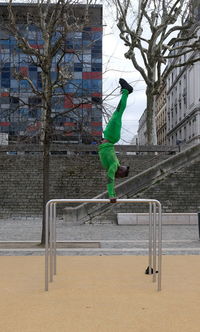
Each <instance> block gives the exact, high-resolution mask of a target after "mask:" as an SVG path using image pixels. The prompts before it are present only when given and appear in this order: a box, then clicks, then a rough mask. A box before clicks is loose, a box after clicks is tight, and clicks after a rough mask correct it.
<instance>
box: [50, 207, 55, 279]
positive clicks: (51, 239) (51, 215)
mask: <svg viewBox="0 0 200 332" xmlns="http://www.w3.org/2000/svg"><path fill="white" fill-rule="evenodd" d="M53 205H54V204H51V205H50V214H49V239H50V282H52V281H53Z"/></svg>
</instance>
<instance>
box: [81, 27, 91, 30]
mask: <svg viewBox="0 0 200 332" xmlns="http://www.w3.org/2000/svg"><path fill="white" fill-rule="evenodd" d="M83 31H91V27H84V28H83Z"/></svg>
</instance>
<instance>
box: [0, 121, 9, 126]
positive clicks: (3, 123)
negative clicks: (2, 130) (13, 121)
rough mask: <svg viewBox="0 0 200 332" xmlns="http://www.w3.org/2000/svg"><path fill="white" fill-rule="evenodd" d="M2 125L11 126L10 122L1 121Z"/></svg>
mask: <svg viewBox="0 0 200 332" xmlns="http://www.w3.org/2000/svg"><path fill="white" fill-rule="evenodd" d="M0 126H2V127H8V126H10V122H5V121H4V122H0Z"/></svg>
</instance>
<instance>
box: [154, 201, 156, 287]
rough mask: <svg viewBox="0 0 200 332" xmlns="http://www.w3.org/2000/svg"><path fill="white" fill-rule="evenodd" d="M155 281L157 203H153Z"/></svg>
mask: <svg viewBox="0 0 200 332" xmlns="http://www.w3.org/2000/svg"><path fill="white" fill-rule="evenodd" d="M153 282H156V204H155V203H153Z"/></svg>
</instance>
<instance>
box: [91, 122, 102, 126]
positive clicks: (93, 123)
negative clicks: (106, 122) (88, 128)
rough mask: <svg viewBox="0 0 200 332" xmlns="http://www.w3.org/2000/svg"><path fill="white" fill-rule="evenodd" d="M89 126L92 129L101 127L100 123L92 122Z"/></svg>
mask: <svg viewBox="0 0 200 332" xmlns="http://www.w3.org/2000/svg"><path fill="white" fill-rule="evenodd" d="M91 125H92V126H93V127H98V126H101V125H102V122H95V121H93V122H91Z"/></svg>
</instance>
